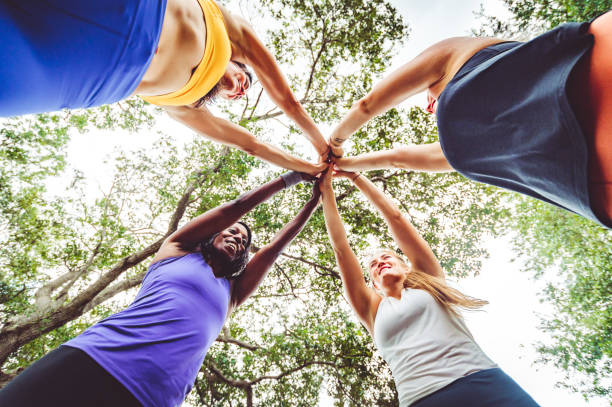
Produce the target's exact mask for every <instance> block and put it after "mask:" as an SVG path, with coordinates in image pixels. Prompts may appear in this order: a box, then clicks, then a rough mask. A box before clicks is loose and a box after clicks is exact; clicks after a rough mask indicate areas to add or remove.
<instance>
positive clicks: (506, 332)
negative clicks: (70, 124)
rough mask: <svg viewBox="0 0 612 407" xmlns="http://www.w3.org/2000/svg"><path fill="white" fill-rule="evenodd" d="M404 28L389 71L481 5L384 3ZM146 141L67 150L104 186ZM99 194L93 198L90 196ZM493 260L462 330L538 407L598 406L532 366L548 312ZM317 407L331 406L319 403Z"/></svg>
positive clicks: (475, 287)
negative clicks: (115, 155)
mask: <svg viewBox="0 0 612 407" xmlns="http://www.w3.org/2000/svg"><path fill="white" fill-rule="evenodd" d="M390 1H391V3H392V4H394V5H395V7H397V8H398V10H399V11H400V12H401V13H402V15H403V17H404V18H405V20H406V21H407V22H408V23H409V24H410V27H411V30H412V32H411V36H410V40H409V41H408V43H407V44H406V45H405V46H404V47H403V49H398V50H397V56H396V57H395V58H394V60H393V61H391V62H390V68H389V70H392V69H394V68H396V67H397V66H399V65H401V64H402V63H404V62H406V61H408V60H409V59H410V58H411V57H413V56H415V55H416V54H418V53H419V52H421V51H422V50H423V49H425V48H426V47H427V46H429V45H431V44H433V43H434V42H436V41H438V40H441V39H444V38H447V37H452V36H461V35H469V32H470V29H471V28H476V27H478V25H479V22H477V21H476V19H475V18H474V15H473V10H477V9H478V8H479V5H480V3H481V2H483V1H482V0H461V1H454V0H427V1H422V0H390ZM484 4H485V7H486V9H487V11H488V12H489V13H494V14H497V15H499V14H500V13H503V12H504V9H503V7H502V6H501V4H500V2H499V0H484ZM407 103H408V104H410V103H416V104H419V105H421V106H425V97H424V96H423V95H420V96H416V97H415V98H412V99H411V100H410V101H408V102H407ZM161 128H162V129H164V130H165V132H166V134H173V135H174V136H175V137H177V139H178V140H177V141H179V140H186V139H188V138H190V137H191V135H190V133H189V132H187V131H186V129H185V128H184V127H182V126H176V125H175V124H173V123H172V121H170V120H169V119H163V120H161ZM150 140H151V135H150V134H140V135H130V136H129V137H126V136H125V134H124V133H122V132H117V133H115V134H104V136H99V135H96V134H89V135H76V136H75V137H74V138H73V141H72V142H71V145H70V148H69V162H71V163H72V165H73V166H74V167H76V168H79V169H81V170H82V171H84V172H85V174H86V175H87V176H88V177H91V178H93V179H97V180H99V181H100V182H102V184H104V182H103V180H105V179H108V178H107V171H108V169H109V167H108V166H107V165H104V164H103V160H104V158H105V156H106V155H107V154H108V153H110V152H111V151H112V150H113V149H123V150H126V149H127V150H131V149H135V148H138V147H141V146H143V145H144V144H146V143H148V142H150ZM92 192H97V191H92ZM488 246H489V248H490V253H491V258H490V259H488V260H486V261H485V262H484V267H483V269H482V271H481V273H480V276H479V277H477V278H470V279H466V280H464V281H461V282H459V284H458V287H459V288H460V289H461V290H462V291H464V292H465V293H467V294H469V295H472V296H475V297H478V298H483V299H487V300H488V301H489V302H490V305H489V306H487V307H486V308H485V309H486V311H485V312H478V313H474V314H470V315H468V317H467V320H468V325H469V327H470V329H471V330H472V333H473V334H474V337H475V338H476V340H477V342H478V343H479V344H480V346H481V347H482V348H483V350H484V351H485V352H486V353H487V354H488V355H489V357H491V358H492V359H493V360H494V361H495V362H497V363H498V364H499V365H500V367H502V368H503V369H504V370H505V371H506V372H507V373H508V374H509V375H510V376H512V377H513V378H514V379H515V380H516V381H517V382H518V383H519V384H520V385H521V386H522V387H523V388H524V389H525V390H526V391H527V392H528V393H530V394H531V395H532V397H533V398H534V399H535V400H536V401H537V402H538V403H539V404H541V405H542V406H543V407H545V406H572V407H580V406H589V407H600V406H601V407H604V406H606V405H607V404H606V403H605V402H604V401H603V400H600V401H599V402H592V403H586V402H585V401H584V400H583V399H582V398H581V397H580V396H578V395H576V394H572V393H570V392H568V391H567V390H565V389H562V388H556V387H555V386H554V384H555V382H556V381H557V380H558V379H560V378H561V377H562V373H561V372H559V371H555V369H553V368H544V367H541V366H538V367H537V368H536V367H535V366H534V365H533V362H534V360H535V359H536V358H537V354H536V353H535V351H534V346H533V344H534V343H535V342H537V341H539V340H545V336H544V335H542V334H541V333H540V332H539V330H538V328H537V325H538V317H537V316H536V314H544V315H546V314H549V313H550V309H549V308H548V307H547V306H546V305H545V304H540V303H539V302H538V297H537V295H536V293H537V292H538V289H539V283H535V282H534V281H532V280H530V279H529V276H528V275H526V274H524V273H520V272H519V271H518V270H519V268H520V261H518V262H512V261H511V253H510V251H509V250H508V249H507V247H508V243H507V242H506V241H504V240H492V241H490V242H488ZM320 405H321V406H327V405H331V404H330V402H329V400H325V399H324V400H322V401H321V404H320Z"/></svg>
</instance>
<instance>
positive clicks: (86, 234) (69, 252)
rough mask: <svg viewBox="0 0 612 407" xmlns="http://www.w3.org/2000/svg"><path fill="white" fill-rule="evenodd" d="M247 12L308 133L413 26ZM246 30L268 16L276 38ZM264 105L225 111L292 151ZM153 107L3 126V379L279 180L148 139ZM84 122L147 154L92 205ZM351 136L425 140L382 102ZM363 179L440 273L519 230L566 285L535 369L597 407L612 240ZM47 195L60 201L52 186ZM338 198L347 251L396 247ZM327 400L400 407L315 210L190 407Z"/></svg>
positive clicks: (290, 211) (215, 358)
mask: <svg viewBox="0 0 612 407" xmlns="http://www.w3.org/2000/svg"><path fill="white" fill-rule="evenodd" d="M514 3H516V2H514V1H509V4H514ZM254 9H256V11H254V13H259V14H257V15H254V16H252V17H251V18H252V19H253V20H254V21H253V22H252V23H253V25H254V27H255V29H256V30H257V31H258V32H259V33H260V34H262V36H263V37H264V38H265V39H266V42H267V45H268V46H269V47H270V49H271V50H273V51H274V53H275V56H276V58H277V59H278V60H279V61H280V63H281V65H282V67H283V70H284V72H287V73H288V76H289V78H290V83H291V84H292V86H293V90H294V92H295V93H296V95H298V97H299V98H300V100H301V101H302V103H303V104H304V106H305V107H306V109H307V110H308V112H309V113H310V114H311V115H312V117H313V118H314V119H315V121H317V122H320V123H334V122H337V121H338V120H339V119H340V117H341V116H342V115H343V114H344V113H345V112H346V111H347V109H348V108H349V107H350V105H351V103H352V102H353V101H354V100H356V99H357V98H359V97H361V96H363V95H364V93H365V92H366V91H367V90H369V89H370V88H371V86H372V83H373V82H374V81H376V80H377V79H378V78H379V77H380V75H381V73H382V72H383V71H384V70H385V69H386V67H387V65H388V61H389V60H390V58H391V56H392V55H393V53H394V50H395V49H397V47H400V46H402V44H404V42H405V41H406V40H407V39H408V33H409V28H408V26H407V25H406V23H405V22H404V21H403V20H402V18H401V17H400V15H399V14H398V12H397V11H396V10H395V9H394V8H393V7H392V6H391V5H390V4H389V3H388V2H386V1H384V0H373V1H364V0H315V1H289V0H258V2H257V6H256V7H254ZM255 21H266V22H268V21H269V22H270V25H271V27H270V29H269V31H267V32H264V31H263V30H264V27H262V25H261V24H260V25H258V24H256V23H255ZM264 26H265V27H268V25H267V24H266V25H264ZM262 92H263V90H262V89H261V86H259V85H258V84H257V83H256V84H255V85H254V86H253V89H252V90H251V91H250V94H249V95H248V97H247V98H245V100H244V101H242V102H238V103H234V104H220V105H218V106H217V108H218V109H219V110H220V111H222V112H223V113H222V114H224V115H227V116H229V117H230V118H231V119H232V120H233V121H235V122H237V123H240V124H241V125H242V126H245V127H246V128H248V129H249V130H250V131H252V132H253V133H254V134H255V135H257V136H258V137H260V138H263V139H265V140H268V141H271V142H272V143H274V144H277V145H281V146H282V147H283V148H284V149H286V150H287V151H291V152H292V153H293V154H296V155H299V154H302V153H301V152H300V151H301V149H299V148H296V145H299V142H297V141H296V140H297V139H300V138H301V136H300V135H299V134H297V133H298V131H297V130H296V129H295V127H293V126H292V125H291V124H289V123H286V122H285V121H284V120H283V116H282V113H281V112H280V111H279V110H278V109H277V108H275V107H274V106H271V104H270V103H269V102H268V101H267V100H266V98H265V95H263V93H262ZM160 114H161V112H160V111H159V110H158V109H156V108H153V107H152V106H150V105H147V104H145V103H143V102H142V101H140V100H138V99H130V100H127V101H123V102H120V103H118V104H114V105H111V106H105V107H101V108H96V109H90V110H83V111H72V112H58V113H50V114H44V115H37V116H31V117H21V118H14V119H10V120H5V121H3V122H2V123H1V127H0V145H1V146H2V148H1V149H0V211H2V215H1V217H0V228H1V229H0V230H1V233H0V243H1V244H0V321H1V325H0V338H1V340H0V383H1V384H5V383H6V382H8V381H9V380H11V379H12V378H13V377H14V376H15V375H16V374H17V373H18V372H19V371H21V370H22V369H23V368H24V367H26V366H28V365H29V364H31V363H33V362H34V361H35V360H37V359H38V358H40V357H41V356H42V355H44V354H45V353H47V352H48V351H50V350H52V349H53V348H55V347H56V346H58V345H59V344H61V343H63V342H64V341H66V340H68V339H70V338H72V337H74V336H76V335H78V334H79V333H80V332H82V331H83V330H84V329H85V328H86V327H88V326H90V325H92V324H93V323H95V322H96V321H98V320H99V319H101V318H103V317H104V316H107V315H109V314H111V313H113V312H117V311H118V310H120V309H122V308H123V307H125V306H126V305H127V304H129V303H130V302H131V300H132V299H133V297H134V295H135V292H136V291H135V290H136V289H137V287H138V286H139V284H140V282H141V281H142V278H143V276H144V273H145V272H146V269H147V267H148V264H149V263H150V260H151V257H152V255H153V254H154V253H155V252H156V250H157V249H158V248H159V246H160V244H161V242H162V241H163V240H164V239H165V237H167V236H168V235H169V234H170V233H172V232H173V231H174V230H176V229H177V228H178V227H179V225H181V224H184V223H185V222H186V221H187V220H189V219H191V218H193V217H195V216H197V215H198V214H200V213H203V212H204V211H206V210H208V209H211V208H213V207H215V206H217V205H219V204H222V203H224V202H227V201H229V200H231V199H234V198H236V197H237V196H238V195H240V194H241V193H243V192H245V191H247V190H249V189H251V188H253V187H254V186H256V185H258V184H261V183H263V182H266V181H268V180H269V179H271V178H272V177H275V176H277V175H278V174H280V172H279V170H278V169H276V168H272V167H270V166H269V165H267V164H265V163H262V162H261V161H259V160H256V159H254V158H252V157H250V156H248V155H246V154H245V153H242V152H240V151H237V150H231V149H228V148H226V147H223V146H220V145H218V144H214V143H210V142H208V141H205V140H204V139H202V138H201V137H198V136H194V138H193V139H192V140H190V141H189V142H187V143H185V144H184V145H179V144H178V143H177V142H176V140H175V139H174V137H172V136H167V135H161V136H156V135H155V131H154V130H157V128H156V127H155V126H156V122H157V121H158V119H159V117H160ZM94 129H95V130H98V129H101V130H107V131H114V130H118V129H124V130H127V131H132V132H150V133H151V139H150V140H151V142H150V144H149V145H148V146H145V147H143V148H142V149H141V150H139V151H137V152H121V153H117V154H115V155H114V156H113V157H112V158H111V161H112V163H113V164H112V168H113V172H112V175H110V178H111V182H110V186H109V187H108V188H106V189H105V190H103V191H100V193H99V194H98V195H97V196H94V197H92V196H91V194H90V193H86V192H85V191H89V189H88V186H89V183H90V180H88V179H87V178H86V177H85V176H84V175H83V174H81V173H79V172H75V171H72V170H71V169H70V166H69V163H67V159H66V147H67V145H68V143H69V141H70V138H71V137H91V135H90V134H89V133H91V132H92V130H94ZM97 137H103V135H100V134H98V135H97ZM351 140H352V143H353V144H352V150H351V151H352V153H353V154H359V153H362V152H366V151H374V150H380V149H384V148H389V147H391V146H392V145H393V144H394V143H405V144H411V143H416V144H421V143H429V142H433V141H435V140H437V129H436V125H435V121H434V118H432V116H431V115H428V114H425V112H424V111H422V110H421V109H419V108H412V109H409V110H405V109H392V110H390V111H389V112H387V113H386V114H385V115H382V116H380V117H378V118H376V119H373V120H372V121H370V122H369V123H368V124H367V125H366V126H364V127H363V128H362V129H361V130H360V131H359V132H358V133H356V134H355V135H354V136H353V137H352V139H351ZM367 175H368V176H369V177H370V178H371V179H372V180H373V181H374V182H375V183H376V184H377V185H378V186H380V187H381V188H383V189H384V190H385V192H386V193H387V194H388V195H390V196H392V197H393V198H394V199H395V200H396V202H397V203H398V204H399V205H400V207H401V208H402V209H403V210H404V211H405V212H406V213H407V214H409V216H410V217H411V220H412V221H413V223H414V224H415V226H416V227H417V229H418V230H419V231H420V232H421V233H422V234H423V236H424V237H425V239H426V240H427V241H428V242H429V243H430V245H431V246H432V247H433V249H434V251H435V253H436V255H437V256H438V257H439V259H440V261H441V264H442V265H443V267H444V269H445V271H446V272H447V273H448V274H450V275H453V276H456V277H458V278H461V277H469V276H473V275H475V274H477V273H478V270H479V268H480V264H481V263H480V262H481V259H483V258H485V257H486V256H487V255H488V254H487V252H486V250H485V249H484V247H483V240H484V239H485V238H487V237H489V236H491V235H493V234H494V233H496V232H498V233H514V234H515V236H516V239H515V248H514V249H515V251H516V253H517V255H518V256H522V257H526V258H528V259H530V261H529V262H528V263H527V269H528V271H529V272H530V273H533V274H534V275H537V276H540V275H548V274H549V273H551V270H552V272H556V271H557V270H561V273H562V274H561V275H562V276H564V277H567V279H566V280H563V281H562V282H559V283H556V284H551V285H550V286H549V288H548V289H547V291H546V292H545V293H543V297H542V298H543V300H545V301H551V302H552V303H553V304H555V307H556V309H558V312H559V313H558V319H555V320H550V321H543V325H542V329H544V330H545V331H547V332H550V335H551V341H550V343H546V344H541V345H540V351H541V355H542V361H543V362H545V363H553V364H555V365H557V366H559V367H561V368H563V369H566V370H567V371H568V375H569V374H571V373H572V372H573V371H574V370H577V371H580V372H583V373H586V374H587V375H588V377H590V378H592V380H591V381H592V383H590V382H585V383H583V384H576V383H575V382H574V381H573V380H570V379H568V381H567V383H566V384H567V385H569V386H572V387H574V388H575V389H576V390H578V391H583V392H585V394H589V395H590V394H597V395H602V394H609V391H610V390H609V388H606V385H605V384H602V383H603V379H604V377H605V375H606V372H607V373H608V375H609V370H610V364H609V356H610V303H609V298H610V271H611V267H612V262H611V260H612V259H611V258H610V250H609V248H610V235H609V233H607V232H606V231H603V230H602V229H601V228H598V227H597V226H595V225H592V224H590V223H588V222H587V221H584V220H582V219H579V218H576V217H574V216H572V215H569V214H565V213H559V212H558V211H556V210H555V209H554V208H551V207H550V206H548V205H545V204H541V203H537V202H534V201H532V200H529V199H523V198H517V197H515V196H514V195H511V194H507V193H503V192H501V191H500V190H499V189H496V188H494V187H489V186H485V185H482V184H476V183H473V182H470V181H468V180H466V179H465V178H463V177H461V176H460V175H458V174H456V173H446V174H427V173H418V172H408V171H391V170H389V171H371V172H369V173H368V174H367ZM51 184H54V185H58V184H59V185H63V186H64V188H63V190H62V191H61V193H59V194H58V193H53V192H52V191H51V189H50V188H49V186H50V185H51ZM310 191H311V190H310V187H308V186H297V187H295V188H293V189H291V190H287V191H284V192H281V193H280V194H278V195H277V196H275V197H274V198H273V199H272V200H271V201H269V202H268V203H265V204H262V205H260V206H259V207H258V208H257V209H255V210H254V211H252V212H251V213H250V214H249V215H248V216H247V217H246V221H247V222H248V223H249V224H250V225H251V226H252V229H253V230H254V233H255V236H254V246H255V247H254V250H257V247H260V246H262V245H263V244H265V243H266V242H268V241H269V239H270V238H271V237H272V236H273V235H274V233H275V232H276V231H277V230H278V229H279V228H280V227H281V226H282V225H283V224H284V223H285V222H287V221H288V220H290V219H291V218H292V217H293V216H294V215H295V213H296V212H297V211H298V210H299V208H300V207H301V206H302V205H303V204H304V203H305V202H306V200H307V199H308V198H309V197H310ZM336 192H337V200H338V205H339V208H340V212H341V215H342V217H343V220H344V222H345V224H346V228H347V230H348V232H349V238H350V243H351V246H352V247H353V248H354V249H355V250H356V252H357V253H358V254H360V255H365V254H367V253H368V251H369V250H370V249H372V248H374V247H377V246H389V247H394V246H393V243H392V239H391V237H390V235H389V232H388V230H387V228H386V227H385V224H384V222H383V221H382V219H381V217H380V216H379V215H378V214H377V212H376V211H375V210H374V208H373V207H372V206H371V205H370V204H369V203H368V202H367V201H365V200H364V199H363V197H362V196H361V195H360V194H359V193H358V191H357V190H356V189H355V188H354V187H352V186H351V185H349V184H348V183H342V182H339V183H338V184H337V187H336ZM568 239H569V240H571V242H570V243H569V244H565V242H567V241H568ZM606 249H608V250H606ZM567 338H573V339H572V340H571V341H570V342H571V343H570V342H567V341H566V339H567ZM568 343H569V345H568ZM606 369H607V370H606ZM585 386H586V387H585ZM585 389H586V390H585ZM606 392H607V393H606ZM322 393H326V394H327V395H328V397H329V398H331V399H332V400H333V401H334V403H335V405H338V406H341V405H355V406H361V405H378V406H394V405H397V395H396V392H395V387H394V384H393V380H392V378H391V374H390V372H389V370H388V367H387V366H386V364H385V363H384V362H383V361H382V359H381V358H380V357H379V356H378V354H377V353H376V351H375V347H374V345H373V344H372V341H371V338H370V337H369V335H368V334H367V332H366V331H365V330H364V329H363V327H362V326H361V325H360V324H359V323H358V322H357V319H356V318H355V317H354V316H353V314H352V311H351V310H350V308H349V306H348V304H347V303H346V301H345V299H344V297H343V294H342V287H341V282H340V279H339V274H338V270H337V268H336V265H335V261H334V255H333V252H332V251H331V248H330V247H329V244H328V240H327V232H326V230H325V224H324V220H323V216H322V213H321V211H320V210H317V212H315V214H314V215H313V218H312V219H311V220H310V221H309V223H308V224H307V225H306V228H305V229H304V231H303V232H302V233H301V234H300V235H299V236H298V238H297V239H296V240H295V241H294V243H293V244H292V245H291V247H290V248H288V249H287V250H286V252H285V253H283V255H282V256H281V258H280V259H279V261H277V263H276V264H275V266H274V267H273V269H272V270H271V272H270V275H269V277H268V278H267V279H266V280H265V281H264V283H263V284H262V286H261V287H260V288H259V289H258V291H257V292H256V293H255V295H254V296H253V297H252V298H251V299H250V300H248V301H247V302H246V303H245V304H244V305H243V306H242V307H240V308H239V309H238V310H237V311H235V312H234V314H233V315H232V316H231V318H230V319H229V320H228V321H227V323H226V325H225V327H224V329H223V331H222V333H221V335H220V336H219V338H218V339H217V341H216V342H215V344H214V345H213V346H212V347H211V349H210V351H209V353H208V355H207V357H206V359H205V361H204V364H203V366H202V368H201V370H200V373H199V375H198V379H197V381H196V385H195V387H194V390H193V391H192V393H191V394H190V396H189V401H190V402H191V404H193V405H202V406H236V405H248V406H250V405H266V406H286V405H296V406H312V405H316V403H317V400H319V398H320V397H321V394H322Z"/></svg>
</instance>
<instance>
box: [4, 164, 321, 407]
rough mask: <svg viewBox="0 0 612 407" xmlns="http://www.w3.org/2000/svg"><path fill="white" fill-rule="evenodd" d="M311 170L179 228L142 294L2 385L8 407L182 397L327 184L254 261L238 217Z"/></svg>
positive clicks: (108, 404) (148, 402)
mask: <svg viewBox="0 0 612 407" xmlns="http://www.w3.org/2000/svg"><path fill="white" fill-rule="evenodd" d="M311 178H312V177H310V176H309V175H306V174H302V173H298V172H289V173H287V174H284V175H282V176H281V177H279V178H278V179H276V180H274V181H271V182H268V183H267V184H265V185H262V186H261V187H259V188H256V189H254V190H252V191H250V192H247V193H246V194H244V195H242V196H241V197H239V198H238V199H236V200H234V201H231V202H228V203H226V204H224V205H221V206H219V207H217V208H214V209H211V210H210V211H208V212H206V213H204V214H202V215H200V216H198V217H197V218H195V219H192V220H191V221H190V222H188V223H187V224H186V225H184V226H183V227H181V228H180V229H179V230H177V231H176V232H174V233H173V234H171V235H170V236H169V237H168V238H167V239H166V240H165V241H164V243H163V244H162V245H161V247H160V249H159V251H158V252H157V254H156V255H155V257H154V258H153V262H152V264H151V266H150V267H149V270H148V272H147V274H146V275H145V277H144V279H143V282H142V286H141V288H140V291H139V293H138V295H137V296H136V298H135V300H134V302H133V303H132V304H130V305H129V306H128V307H127V308H126V309H125V310H123V311H121V312H119V313H117V314H114V315H111V316H110V317H108V318H106V319H104V320H102V321H100V322H98V323H97V324H96V325H94V326H92V327H90V328H89V329H87V330H86V331H85V332H83V333H82V334H81V335H79V336H78V337H76V338H74V339H73V340H71V341H68V342H66V343H65V344H63V345H62V346H60V347H59V348H57V349H55V350H54V351H52V352H50V353H49V354H47V355H46V356H44V357H43V358H42V359H40V360H39V361H37V362H36V363H34V364H33V365H32V366H30V367H29V368H28V369H26V370H25V371H24V372H23V373H21V374H20V375H19V376H17V377H16V378H15V379H14V380H13V381H11V382H10V383H9V384H8V385H7V386H6V387H5V388H4V389H2V391H0V406H11V407H32V406H42V405H44V406H51V407H53V406H62V407H71V406H74V407H76V406H83V405H87V406H99V407H132V406H145V407H174V406H179V405H181V403H182V402H183V400H184V399H185V397H186V396H187V394H188V393H189V392H190V390H191V388H192V386H193V384H194V382H195V379H196V375H197V373H198V371H199V370H200V367H201V365H202V362H203V360H204V357H205V356H206V353H207V351H208V348H209V347H210V345H211V344H212V343H213V342H214V341H215V339H216V338H217V336H218V335H219V333H220V331H221V328H222V327H223V324H224V323H225V320H226V318H227V316H228V315H230V314H231V312H232V310H233V309H234V308H236V307H238V306H239V305H240V304H242V303H243V302H244V301H245V300H246V299H247V298H248V297H249V296H250V295H251V294H252V293H253V292H254V291H255V289H256V288H257V286H258V285H259V284H260V283H261V281H262V280H263V278H264V277H265V276H266V274H267V271H268V269H269V268H270V266H272V264H273V263H274V261H275V260H276V258H277V257H278V256H279V254H280V253H281V252H282V251H283V249H284V248H285V247H286V246H287V245H288V244H289V243H290V242H291V241H292V240H293V238H294V237H295V236H297V234H298V233H299V232H300V231H301V230H302V228H303V227H304V225H305V224H306V221H307V220H308V218H309V217H310V215H311V214H312V212H313V211H314V209H315V208H316V207H317V205H318V202H319V197H320V191H319V187H318V185H315V187H314V190H313V196H312V198H311V199H310V200H309V201H308V202H307V203H306V205H305V206H304V208H302V210H301V211H300V212H299V213H298V215H297V216H296V217H295V219H293V220H292V221H291V222H289V223H288V224H287V225H285V226H284V227H283V228H282V229H281V230H280V231H279V232H278V233H277V234H276V236H275V237H274V238H273V239H272V241H271V242H270V243H269V244H267V245H266V246H264V247H262V248H261V249H260V250H258V251H257V253H256V254H255V255H254V256H253V257H252V258H251V259H250V260H249V257H248V250H249V247H250V245H251V231H250V229H249V228H248V226H247V225H246V224H245V223H243V222H240V221H239V219H240V218H241V217H242V216H244V215H245V214H246V213H248V212H249V211H251V210H252V209H253V208H255V207H256V206H257V205H259V204H260V203H262V202H264V201H266V200H267V199H269V198H270V197H271V196H273V195H274V194H276V193H277V192H279V191H280V190H281V189H284V188H288V187H290V186H292V185H295V184H297V183H299V182H301V181H304V180H309V179H311ZM33 390H35V391H33Z"/></svg>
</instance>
